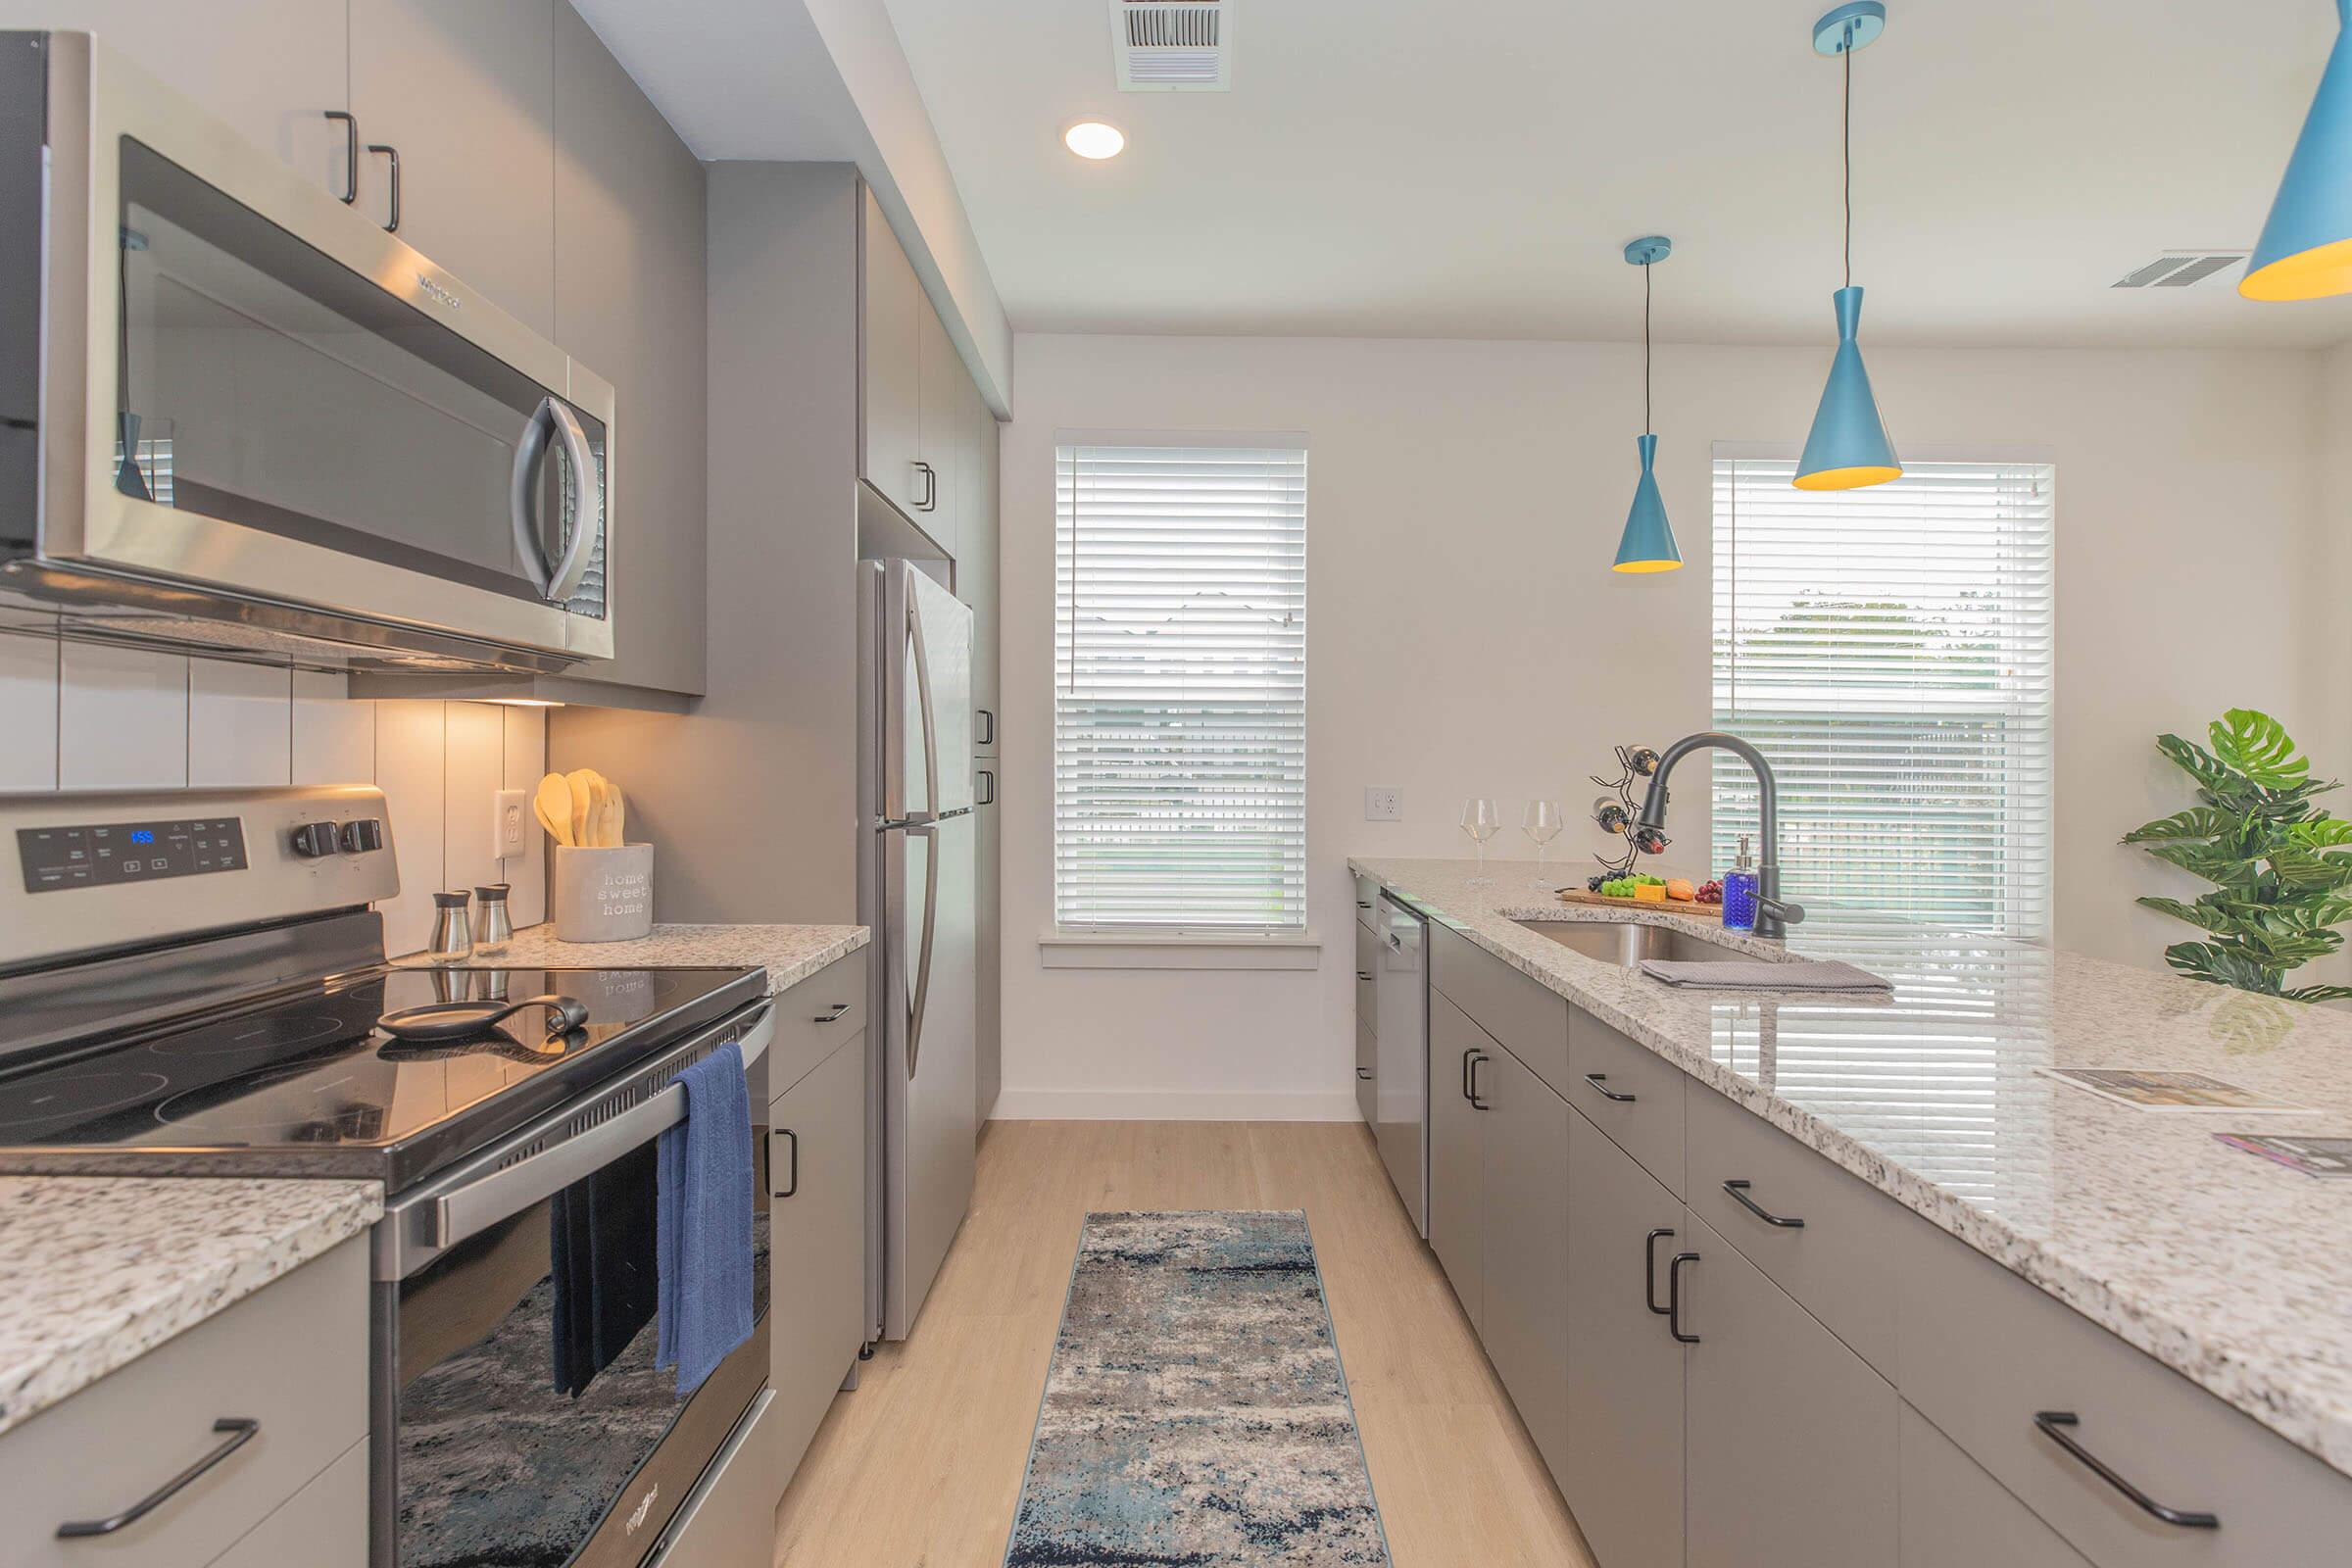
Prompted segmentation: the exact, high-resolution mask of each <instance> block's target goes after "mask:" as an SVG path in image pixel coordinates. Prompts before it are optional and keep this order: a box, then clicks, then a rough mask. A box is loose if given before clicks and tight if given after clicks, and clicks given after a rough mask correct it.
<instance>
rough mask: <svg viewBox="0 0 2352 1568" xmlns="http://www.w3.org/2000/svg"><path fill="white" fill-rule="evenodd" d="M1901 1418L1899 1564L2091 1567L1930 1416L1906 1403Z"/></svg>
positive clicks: (1923, 1567)
mask: <svg viewBox="0 0 2352 1568" xmlns="http://www.w3.org/2000/svg"><path fill="white" fill-rule="evenodd" d="M1901 1419H1902V1429H1901V1432H1900V1433H1899V1435H1898V1436H1897V1438H1896V1440H1895V1446H1896V1447H1897V1448H1898V1449H1900V1450H1901V1457H1900V1459H1899V1461H1898V1463H1899V1466H1900V1469H1901V1471H1902V1497H1901V1502H1900V1505H1899V1506H1898V1507H1897V1509H1896V1510H1895V1511H1896V1515H1897V1517H1898V1518H1900V1520H1901V1521H1902V1532H1903V1539H1902V1546H1901V1552H1902V1556H1901V1563H1902V1568H1986V1565H1987V1564H1992V1563H1998V1564H2000V1565H2001V1568H2088V1565H2087V1564H2086V1563H2084V1562H2083V1560H2082V1553H2081V1552H2078V1551H2077V1550H2075V1548H2074V1547H2072V1546H2070V1545H2068V1544H2066V1541H2065V1539H2064V1538H2063V1537H2061V1536H2060V1535H2059V1534H2058V1532H2056V1531H2055V1530H2052V1529H2051V1528H2050V1527H2049V1526H2048V1525H2045V1524H2043V1523H2042V1522H2041V1519H2040V1517H2039V1516H2038V1515H2036V1514H2035V1513H2034V1510H2033V1509H2031V1508H2029V1507H2027V1506H2026V1505H2025V1504H2024V1503H2022V1502H2020V1501H2018V1500H2017V1499H2016V1498H2015V1497H2013V1496H2011V1495H2009V1494H2008V1493H2007V1492H2006V1491H2005V1490H2003V1488H2002V1486H2001V1484H2000V1483H1999V1482H1997V1481H1995V1480H1993V1479H1992V1477H1990V1476H1988V1475H1986V1474H1985V1472H1984V1470H1983V1469H1982V1468H1981V1467H1980V1466H1979V1465H1978V1464H1977V1462H1976V1460H1974V1459H1971V1458H1970V1457H1969V1456H1968V1455H1967V1454H1965V1453H1962V1452H1961V1451H1960V1450H1959V1448H1958V1447H1957V1446H1954V1444H1953V1443H1952V1440H1951V1439H1949V1438H1947V1437H1945V1436H1944V1435H1943V1434H1942V1433H1940V1432H1938V1431H1936V1428H1935V1426H1934V1425H1933V1424H1931V1423H1930V1422H1929V1420H1928V1418H1927V1417H1926V1416H1923V1415H1921V1414H1920V1413H1919V1412H1918V1411H1917V1410H1914V1409H1913V1408H1912V1407H1911V1406H1910V1405H1908V1404H1906V1405H1904V1406H1903V1407H1902V1417H1901Z"/></svg>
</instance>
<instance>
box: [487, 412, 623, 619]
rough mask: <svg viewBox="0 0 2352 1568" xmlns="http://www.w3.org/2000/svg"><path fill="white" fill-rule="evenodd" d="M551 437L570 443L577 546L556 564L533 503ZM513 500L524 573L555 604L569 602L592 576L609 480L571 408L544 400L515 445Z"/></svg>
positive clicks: (568, 461)
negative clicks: (544, 544)
mask: <svg viewBox="0 0 2352 1568" xmlns="http://www.w3.org/2000/svg"><path fill="white" fill-rule="evenodd" d="M551 433H552V434H553V435H554V436H555V438H556V439H557V440H559V441H561V442H562V443H563V444H564V462H565V464H566V465H567V466H569V468H570V470H571V475H572V485H571V494H572V503H571V520H572V529H571V542H570V543H569V544H568V545H567V546H566V547H565V548H564V559H563V560H562V561H561V562H553V563H551V562H550V561H549V560H548V559H547V552H546V551H545V550H544V549H543V548H542V547H541V546H540V543H539V536H538V531H537V529H536V528H535V527H533V525H532V514H533V511H534V509H533V507H532V504H531V487H532V481H533V479H534V478H536V477H537V475H538V472H539V460H540V459H541V457H542V456H543V455H544V454H545V453H546V451H547V441H548V436H549V435H550V434H551ZM507 502H508V508H509V510H510V512H512V514H513V518H514V524H515V551H516V553H517V554H519V555H520V556H521V557H522V564H523V567H524V569H525V570H527V571H529V572H530V573H531V577H532V580H533V581H534V582H535V583H536V584H537V585H538V587H539V590H540V591H541V592H542V593H544V594H546V595H547V597H548V598H549V599H550V600H552V601H554V602H555V603H557V604H562V603H564V601H565V600H567V599H569V598H570V597H571V596H572V595H573V594H575V593H577V592H578V591H579V587H580V579H581V578H582V577H584V576H586V575H587V574H588V555H589V551H590V549H591V547H592V546H593V545H594V544H595V542H596V541H595V535H596V533H597V532H598V531H599V530H600V529H601V528H602V527H603V526H604V515H605V504H604V503H605V491H604V478H603V476H602V475H601V474H599V473H598V472H597V469H596V455H595V454H594V453H593V452H591V451H589V450H588V432H587V431H585V430H583V429H582V428H580V421H579V418H578V417H577V416H576V415H574V414H573V413H572V412H571V410H570V409H569V408H568V407H566V406H565V405H564V404H562V403H559V402H558V401H556V399H554V398H552V397H545V398H541V399H540V400H539V407H538V408H536V409H534V410H533V411H532V412H531V417H530V419H529V420H528V421H527V422H526V423H525V424H524V425H523V428H522V439H521V440H519V441H517V442H515V471H514V474H513V478H512V483H511V484H510V486H509V489H508V494H507Z"/></svg>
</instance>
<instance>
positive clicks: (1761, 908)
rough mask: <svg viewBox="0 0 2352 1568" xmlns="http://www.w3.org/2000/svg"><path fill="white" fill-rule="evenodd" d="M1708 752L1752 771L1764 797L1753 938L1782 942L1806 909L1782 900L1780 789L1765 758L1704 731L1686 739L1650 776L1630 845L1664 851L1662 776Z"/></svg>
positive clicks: (1734, 737) (1741, 744)
mask: <svg viewBox="0 0 2352 1568" xmlns="http://www.w3.org/2000/svg"><path fill="white" fill-rule="evenodd" d="M1707 747H1714V748H1715V749H1717V750H1718V751H1725V752H1730V753H1731V754H1732V755H1733V756H1735V757H1738V758H1739V759H1740V760H1742V761H1744V762H1746V763H1747V765H1748V766H1749V767H1750V768H1752V769H1753V770H1754V771H1755V775H1756V784H1757V787H1758V789H1759V790H1760V791H1761V793H1762V796H1763V806H1762V809H1761V811H1760V812H1759V813H1758V823H1757V825H1758V828H1759V830H1760V831H1761V833H1762V836H1763V840H1764V858H1763V859H1762V860H1761V861H1760V862H1759V863H1758V864H1757V866H1756V935H1758V936H1760V937H1782V938H1786V937H1787V936H1788V934H1789V927H1790V926H1792V925H1795V924H1797V923H1799V922H1800V921H1802V920H1803V919H1804V917H1805V909H1804V906H1802V905H1800V904H1786V903H1783V902H1782V900H1781V787H1780V783H1779V781H1778V780H1776V779H1775V778H1774V777H1773V776H1772V764H1771V763H1770V762H1767V761H1766V760H1764V754H1763V753H1762V752H1759V751H1757V750H1756V749H1755V748H1754V747H1753V746H1750V745H1748V744H1747V742H1745V741H1743V740H1741V739H1740V737H1739V736H1737V735H1726V734H1724V733H1723V732H1721V731H1720V730H1707V731H1705V732H1703V733H1701V734H1697V735H1686V736H1684V737H1683V738H1682V739H1681V740H1679V741H1676V742H1675V743H1674V744H1673V745H1672V746H1669V747H1667V748H1666V750H1665V751H1664V752H1662V753H1661V754H1659V757H1658V766H1657V771H1656V772H1654V773H1652V774H1651V775H1650V776H1649V794H1648V795H1647V796H1645V797H1644V798H1643V799H1642V814H1641V816H1640V817H1638V818H1637V819H1636V820H1635V822H1634V837H1635V842H1636V843H1638V844H1640V845H1641V846H1642V848H1643V849H1644V850H1648V851H1650V852H1651V853H1652V854H1654V853H1656V851H1658V850H1660V849H1663V848H1665V846H1666V775H1667V774H1669V773H1671V772H1673V771H1674V764H1675V763H1677V762H1679V761H1681V760H1683V759H1684V758H1686V757H1688V756H1690V755H1691V753H1692V752H1695V751H1700V750H1703V749H1705V748H1707Z"/></svg>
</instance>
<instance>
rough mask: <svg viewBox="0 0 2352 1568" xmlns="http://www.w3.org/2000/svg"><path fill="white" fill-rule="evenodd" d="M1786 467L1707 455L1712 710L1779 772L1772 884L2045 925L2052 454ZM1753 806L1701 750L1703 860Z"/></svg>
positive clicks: (1929, 913)
mask: <svg viewBox="0 0 2352 1568" xmlns="http://www.w3.org/2000/svg"><path fill="white" fill-rule="evenodd" d="M1794 471H1795V465H1794V464H1793V463H1789V462H1786V461H1768V460H1759V459H1747V458H1720V457H1719V458H1717V459H1716V460H1715V639H1714V686H1715V703H1714V706H1715V727H1716V728H1718V729H1724V730H1730V731H1732V732H1734V733H1736V734H1739V735H1740V736H1743V737H1745V738H1746V739H1747V740H1749V741H1751V742H1752V743H1754V744H1755V745H1756V746H1757V747H1758V748H1760V749H1761V750H1762V751H1763V753H1764V755H1765V756H1766V757H1767V758H1769V759H1770V760H1771V761H1772V764H1773V770H1774V772H1775V773H1776V774H1777V775H1778V776H1779V780H1780V791H1781V846H1780V852H1781V878H1782V886H1783V887H1784V888H1785V889H1786V890H1787V892H1788V893H1789V896H1791V897H1792V898H1795V899H1796V900H1797V901H1798V902H1800V903H1801V902H1803V901H1804V900H1806V899H1808V898H1812V899H1823V900H1835V901H1838V902H1842V903H1847V904H1853V905H1858V906H1864V907H1870V908H1875V909H1887V910H1893V911H1897V912H1901V913H1906V914H1912V915H1916V916H1919V917H1921V918H1925V919H1929V920H1933V921H1935V922H1936V923H1938V924H1941V925H1944V926H1947V927H1950V928H1953V929H1957V930H1968V931H1984V932H1992V933H1997V934H1999V935H2004V936H2010V937H2017V938H2021V939H2024V940H2026V941H2034V942H2038V941H2044V940H2046V939H2047V938H2048V936H2049V930H2050V854H2051V825H2050V821H2051V788H2052V785H2051V706H2052V700H2051V609H2052V604H2051V600H2052V581H2051V579H2052V568H2053V561H2052V538H2051V536H2052V529H2053V512H2052V490H2053V488H2054V477H2053V471H2052V469H2051V468H2050V467H2049V466H2047V465H2043V464H2015V463H1931V464H1911V465H1908V466H1906V467H1905V469H1904V473H1903V477H1902V478H1900V479H1897V480H1894V481H1893V482H1892V483H1889V484H1882V485H1873V486H1871V487H1870V488H1868V489H1862V490H1846V491H1806V490H1799V489H1796V488H1795V487H1794V486H1792V485H1791V484H1790V483H1789V477H1790V475H1791V474H1792V473H1793V472H1794ZM1756 808H1757V793H1756V787H1755V780H1754V778H1753V776H1752V775H1751V774H1750V773H1749V772H1748V770H1747V769H1746V767H1745V766H1744V765H1743V764H1741V763H1740V761H1739V760H1737V759H1734V758H1731V757H1729V756H1727V755H1725V754H1722V753H1717V754H1715V761H1714V842H1713V845H1712V850H1713V855H1714V863H1715V865H1716V867H1717V868H1718V869H1719V870H1720V868H1722V867H1724V866H1728V865H1730V864H1731V863H1732V858H1733V856H1734V855H1735V854H1736V853H1737V843H1738V840H1739V838H1740V835H1741V834H1753V833H1755V832H1756V830H1757V829H1756V816H1757V811H1756Z"/></svg>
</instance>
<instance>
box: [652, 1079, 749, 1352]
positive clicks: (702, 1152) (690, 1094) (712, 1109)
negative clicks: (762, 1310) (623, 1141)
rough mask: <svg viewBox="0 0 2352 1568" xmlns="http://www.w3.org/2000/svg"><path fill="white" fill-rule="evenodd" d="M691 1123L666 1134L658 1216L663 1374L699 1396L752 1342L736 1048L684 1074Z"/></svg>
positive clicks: (744, 1125)
mask: <svg viewBox="0 0 2352 1568" xmlns="http://www.w3.org/2000/svg"><path fill="white" fill-rule="evenodd" d="M677 1081H678V1083H679V1084H681V1085H683V1086H684V1088H685V1090H686V1119H685V1120H684V1121H682V1122H680V1123H679V1124H678V1125H676V1126H674V1127H672V1128H670V1129H668V1130H667V1131H666V1132H664V1133H662V1140H661V1145H660V1148H659V1150H658V1151H657V1154H658V1158H659V1163H660V1167H661V1168H660V1174H659V1178H658V1186H659V1190H660V1191H659V1201H658V1206H657V1210H656V1217H655V1229H656V1232H657V1235H656V1239H655V1251H656V1267H657V1268H658V1270H659V1272H660V1275H661V1296H662V1322H661V1331H660V1342H659V1345H658V1348H657V1349H656V1352H655V1361H654V1364H655V1365H656V1366H657V1367H664V1366H670V1365H673V1364H674V1365H675V1366H676V1367H677V1369H678V1393H679V1394H680V1395H688V1394H692V1393H693V1392H694V1391H695V1390H696V1389H699V1388H701V1387H702V1385H703V1380H704V1379H705V1378H707V1377H709V1376H710V1375H711V1370H712V1369H713V1368H715V1367H716V1366H717V1365H718V1363H719V1362H721V1361H723V1360H725V1359H726V1358H727V1355H728V1353H729V1352H730V1351H732V1350H733V1349H734V1348H735V1347H737V1346H739V1345H741V1344H742V1343H743V1342H744V1341H746V1340H748V1339H750V1338H751V1337H752V1097H751V1093H750V1091H749V1090H748V1089H747V1088H746V1087H745V1085H744V1081H743V1053H742V1051H741V1050H739V1049H738V1048H737V1047H736V1045H735V1043H734V1042H733V1041H729V1042H728V1043H727V1044H725V1045H723V1046H721V1047H719V1048H718V1049H717V1050H716V1051H713V1052H712V1053H711V1054H709V1055H708V1056H705V1057H704V1058H703V1059H702V1060H700V1061H698V1062H696V1063H695V1064H694V1065H693V1066H691V1067H688V1068H687V1069H686V1070H685V1071H684V1072H681V1073H680V1074H678V1078H677Z"/></svg>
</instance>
